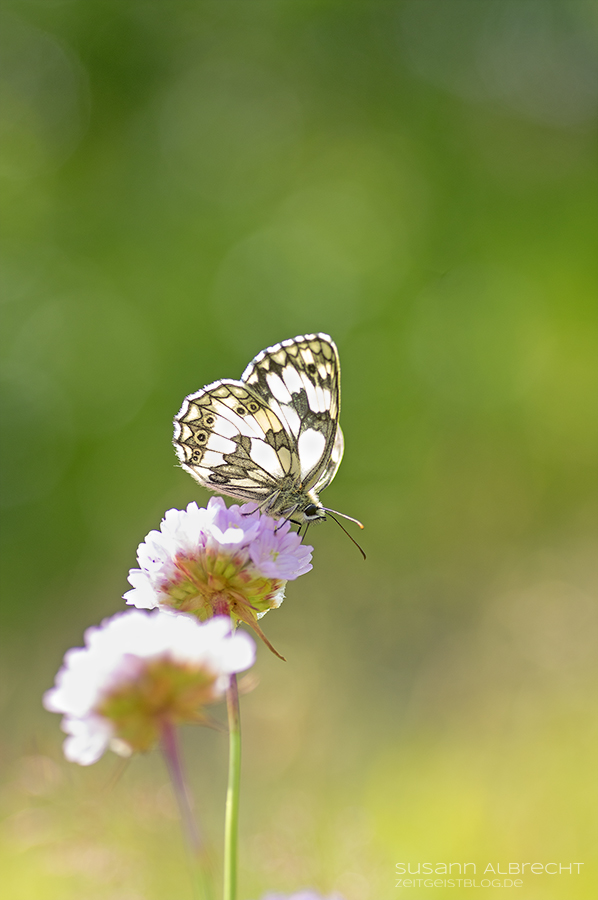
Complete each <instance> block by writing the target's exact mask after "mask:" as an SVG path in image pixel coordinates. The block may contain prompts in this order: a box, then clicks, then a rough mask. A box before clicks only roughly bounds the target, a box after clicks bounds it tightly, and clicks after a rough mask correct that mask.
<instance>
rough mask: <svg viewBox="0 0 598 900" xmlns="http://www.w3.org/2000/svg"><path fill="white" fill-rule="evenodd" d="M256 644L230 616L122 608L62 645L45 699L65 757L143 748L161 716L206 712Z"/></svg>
mask: <svg viewBox="0 0 598 900" xmlns="http://www.w3.org/2000/svg"><path fill="white" fill-rule="evenodd" d="M254 659H255V644H254V642H253V640H252V639H251V638H250V637H249V635H247V634H244V633H243V632H239V633H233V632H232V631H231V623H230V619H228V618H225V617H222V616H220V617H217V618H213V619H210V621H209V622H205V623H203V624H202V623H200V622H198V621H197V619H195V618H192V617H191V616H185V615H171V614H168V613H164V612H159V611H156V612H153V613H144V612H139V611H137V610H129V611H127V612H123V613H117V614H116V615H115V616H113V617H112V618H111V619H105V620H104V621H103V622H102V624H101V625H100V626H99V627H93V628H88V629H87V631H86V632H85V647H77V648H74V649H71V650H68V651H67V653H66V654H65V657H64V663H63V666H62V668H61V669H60V671H59V672H58V674H57V676H56V681H55V686H54V687H53V688H52V689H51V690H49V691H47V692H46V694H45V695H44V706H45V707H46V709H48V710H50V711H51V712H57V713H63V714H64V719H63V722H62V728H63V731H65V732H66V733H67V734H68V735H69V737H68V738H67V739H66V741H65V743H64V753H65V756H66V757H67V759H69V760H71V761H72V762H78V763H80V764H81V765H84V766H85V765H89V764H90V763H93V762H96V760H98V759H99V758H100V756H101V755H102V753H103V752H104V750H105V749H106V748H107V747H108V746H109V745H110V746H111V747H112V749H113V750H115V751H116V752H118V753H121V754H124V755H126V754H128V753H131V752H133V751H134V750H147V749H148V748H149V747H150V746H151V745H152V744H153V743H154V742H155V741H156V739H157V738H158V737H159V734H160V723H161V722H164V721H168V722H170V723H173V724H176V723H179V722H185V721H194V722H198V721H202V719H205V716H204V713H203V706H204V705H205V704H207V703H213V702H214V701H216V700H218V699H219V698H220V697H221V696H222V695H223V693H224V692H225V691H226V689H227V687H228V685H229V683H230V676H231V674H232V673H234V672H242V671H243V670H244V669H248V668H249V667H250V666H251V665H253V662H254Z"/></svg>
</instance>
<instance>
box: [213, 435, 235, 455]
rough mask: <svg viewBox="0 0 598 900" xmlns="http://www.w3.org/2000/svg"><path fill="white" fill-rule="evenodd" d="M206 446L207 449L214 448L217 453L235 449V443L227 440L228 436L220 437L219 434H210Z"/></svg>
mask: <svg viewBox="0 0 598 900" xmlns="http://www.w3.org/2000/svg"><path fill="white" fill-rule="evenodd" d="M206 446H207V448H208V450H215V451H217V452H218V453H234V452H235V450H236V449H237V445H236V444H235V442H234V441H229V439H228V438H225V437H222V436H221V435H219V434H211V435H210V437H209V438H208V443H207V445H206Z"/></svg>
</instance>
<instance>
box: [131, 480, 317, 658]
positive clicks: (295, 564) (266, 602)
mask: <svg viewBox="0 0 598 900" xmlns="http://www.w3.org/2000/svg"><path fill="white" fill-rule="evenodd" d="M312 549H313V548H312V547H308V546H305V545H304V544H302V543H301V538H300V537H299V535H297V534H295V533H294V532H292V531H291V525H290V523H289V522H277V521H276V520H275V519H272V518H271V517H270V516H267V515H264V514H262V513H260V512H259V510H258V509H257V507H256V506H255V504H252V503H248V504H245V505H244V506H230V507H227V506H226V505H225V503H224V500H222V498H221V497H212V498H211V499H210V501H209V503H208V505H207V508H199V507H198V506H197V504H196V503H190V504H189V505H188V506H187V509H186V510H178V509H170V510H168V512H167V513H166V515H165V516H164V519H163V520H162V523H161V525H160V531H150V533H149V534H148V535H147V537H146V539H145V541H144V542H143V543H142V544H140V545H139V548H138V551H137V560H138V562H139V566H140V568H138V569H131V570H130V572H129V583H130V584H131V585H132V588H133V589H132V590H130V591H127V593H126V594H125V595H124V597H125V600H126V601H127V603H128V604H131V605H133V606H137V607H140V608H144V609H154V608H156V607H159V608H162V609H169V610H171V611H173V610H175V611H179V612H187V613H191V614H192V615H194V616H196V617H197V618H199V619H201V620H202V621H204V620H206V619H209V618H210V617H211V616H214V615H221V614H226V615H230V616H231V617H232V618H233V620H237V621H242V622H245V623H247V624H248V625H249V626H250V627H251V628H253V629H254V630H255V631H256V632H257V633H258V634H259V635H260V637H262V638H263V639H264V640H266V639H265V637H264V635H263V633H262V631H261V629H260V628H259V626H258V625H257V620H258V619H259V618H261V617H262V616H263V615H265V613H266V612H268V610H269V609H275V608H276V607H278V606H280V604H281V603H282V601H283V599H284V589H285V585H286V582H287V581H292V580H293V579H295V578H298V577H299V576H300V575H304V574H305V573H306V572H308V571H309V570H310V569H311V562H310V560H311V554H312ZM266 643H268V642H267V641H266ZM269 646H271V645H269ZM275 652H276V651H275Z"/></svg>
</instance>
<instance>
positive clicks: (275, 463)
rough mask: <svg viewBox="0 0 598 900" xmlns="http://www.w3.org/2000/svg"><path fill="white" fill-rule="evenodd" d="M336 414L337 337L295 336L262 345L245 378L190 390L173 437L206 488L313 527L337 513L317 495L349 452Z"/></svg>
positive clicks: (189, 468) (185, 466)
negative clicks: (251, 502)
mask: <svg viewBox="0 0 598 900" xmlns="http://www.w3.org/2000/svg"><path fill="white" fill-rule="evenodd" d="M339 412H340V362H339V357H338V351H337V349H336V345H335V343H334V341H333V340H332V338H330V337H329V336H328V335H327V334H305V335H299V336H298V337H295V338H291V339H290V340H286V341H282V342H281V343H280V344H274V346H272V347H267V348H266V350H262V352H261V353H258V355H257V356H256V357H255V359H253V360H252V361H251V362H250V363H249V365H248V366H247V368H246V369H245V371H244V372H243V374H242V375H241V379H240V381H234V380H232V379H229V378H223V379H221V380H220V381H214V382H213V383H212V384H208V385H206V387H204V388H202V389H201V390H199V391H196V392H195V393H194V394H189V396H187V397H185V399H184V401H183V405H182V407H181V409H180V411H179V413H178V414H177V416H176V417H175V420H174V440H173V443H174V446H175V449H176V452H177V454H178V457H179V460H180V462H181V466H182V468H183V469H185V471H186V472H189V474H190V475H192V476H193V477H194V478H195V479H196V480H197V481H199V483H200V484H201V485H203V486H204V487H206V488H209V489H210V490H213V491H218V492H219V493H221V494H225V495H226V496H228V497H234V498H235V499H237V500H245V501H253V502H255V503H256V504H257V505H258V507H259V508H260V510H261V511H262V512H264V513H267V514H268V515H270V516H273V517H274V518H283V519H291V520H292V521H293V522H295V523H296V524H299V525H307V524H309V523H311V522H317V521H321V520H322V519H325V518H326V513H327V512H328V513H330V512H336V511H335V510H328V509H327V508H325V507H323V506H322V504H321V502H320V499H319V496H318V495H319V494H320V492H321V491H323V490H324V488H326V487H328V485H329V484H330V482H331V481H332V479H333V478H334V476H335V475H336V473H337V471H338V467H339V465H340V462H341V459H342V456H343V448H344V440H343V433H342V431H341V428H340V425H339V422H338V419H339ZM339 515H342V513H340V514H339ZM345 518H350V517H349V516H346V517H345ZM352 521H357V520H352ZM339 524H340V523H339ZM358 524H360V525H361V523H358ZM341 527H342V526H341ZM361 527H363V526H361ZM362 552H363V551H362Z"/></svg>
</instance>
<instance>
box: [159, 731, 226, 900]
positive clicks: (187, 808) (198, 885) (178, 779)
mask: <svg viewBox="0 0 598 900" xmlns="http://www.w3.org/2000/svg"><path fill="white" fill-rule="evenodd" d="M160 745H161V748H162V755H163V756H164V761H165V762H166V768H167V769H168V774H169V775H170V781H171V783H172V789H173V791H174V795H175V797H176V800H177V804H178V807H179V814H180V816H181V825H182V828H183V834H184V835H185V842H186V845H187V851H188V856H189V864H190V869H191V874H192V878H193V887H194V896H195V898H196V900H213V896H214V894H213V891H212V880H211V876H210V865H209V860H208V857H207V854H206V850H205V846H204V842H203V840H202V838H201V834H200V831H199V828H198V825H197V821H196V819H195V816H194V815H193V811H192V809H191V802H190V797H189V790H188V788H187V782H186V780H185V775H184V772H183V766H182V761H181V754H180V750H179V743H178V740H177V733H176V728H175V727H174V725H173V724H172V722H167V721H164V722H163V723H162V734H161V741H160Z"/></svg>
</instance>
